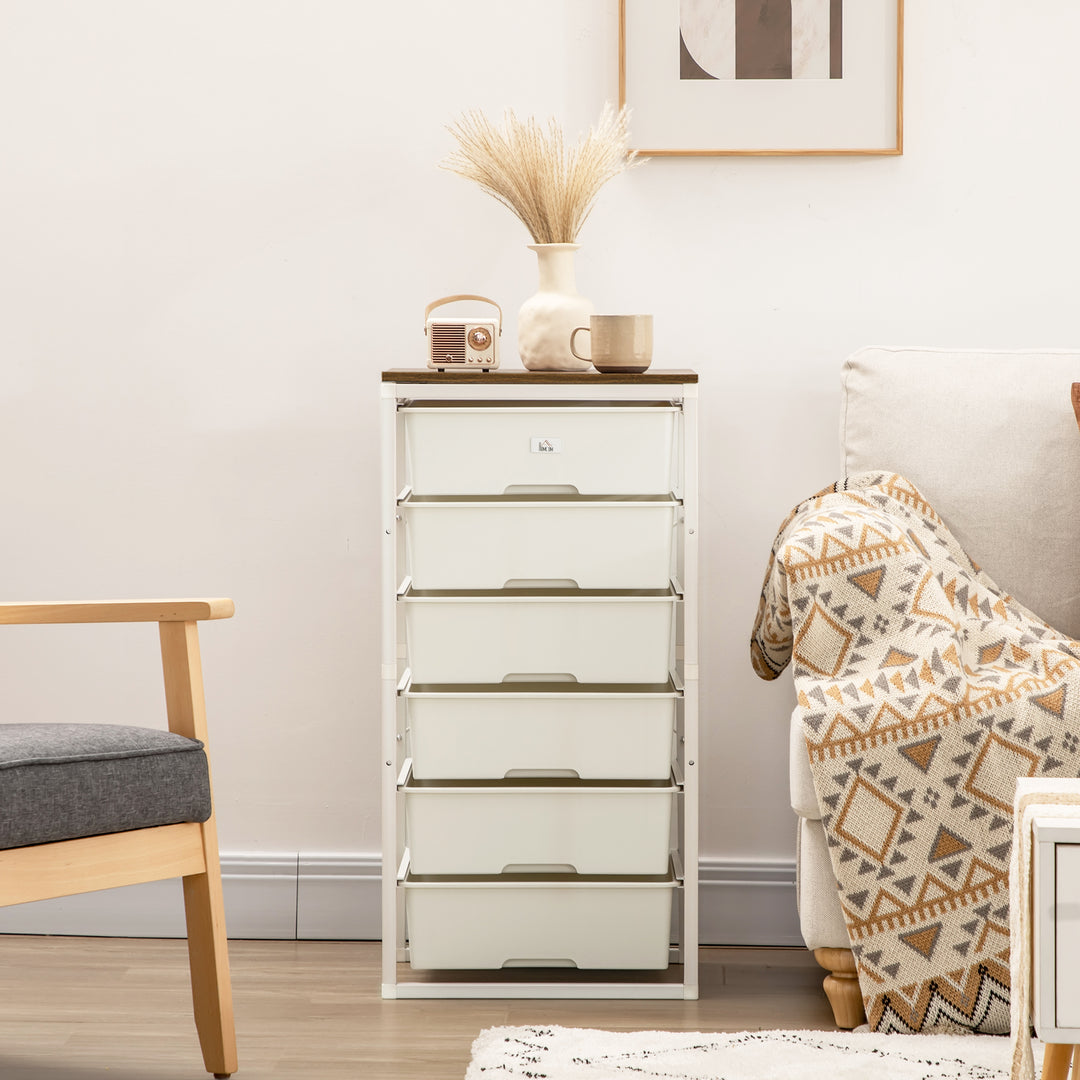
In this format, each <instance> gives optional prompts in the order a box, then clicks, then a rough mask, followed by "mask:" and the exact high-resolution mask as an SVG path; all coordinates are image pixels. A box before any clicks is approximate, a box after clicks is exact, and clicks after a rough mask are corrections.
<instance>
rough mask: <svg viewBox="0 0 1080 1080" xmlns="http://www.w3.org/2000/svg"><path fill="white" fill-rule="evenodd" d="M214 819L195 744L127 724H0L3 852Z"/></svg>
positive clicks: (203, 767)
mask: <svg viewBox="0 0 1080 1080" xmlns="http://www.w3.org/2000/svg"><path fill="white" fill-rule="evenodd" d="M209 816H210V779H209V772H208V768H207V763H206V752H205V750H204V749H203V744H202V743H201V742H199V741H197V740H195V739H185V738H184V737H183V736H182V735H174V734H173V733H172V732H170V731H158V730H155V729H152V728H141V727H127V726H123V725H119V724H0V849H3V848H14V847H26V846H27V845H29V844H46V843H50V842H52V841H54V840H72V839H75V838H76V837H81V836H97V835H101V834H103V833H111V832H123V831H126V830H128V829H142V828H147V827H148V826H152V825H173V824H176V823H178V822H182V821H206V819H207V818H209Z"/></svg>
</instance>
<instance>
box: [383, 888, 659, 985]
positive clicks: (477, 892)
mask: <svg viewBox="0 0 1080 1080" xmlns="http://www.w3.org/2000/svg"><path fill="white" fill-rule="evenodd" d="M404 889H405V897H406V901H405V908H406V914H407V918H408V921H409V926H410V928H411V932H412V934H413V935H414V937H415V940H414V943H413V945H412V952H413V956H412V965H413V967H416V968H419V969H438V968H451V969H456V968H475V969H478V970H490V969H493V968H509V969H513V968H520V967H525V968H530V967H533V968H534V967H552V968H569V967H574V968H583V969H588V968H601V969H609V970H619V969H622V970H625V969H638V970H655V969H658V968H666V967H667V966H668V948H669V945H668V938H669V937H670V926H671V898H672V894H673V892H674V889H675V880H674V878H673V877H671V876H670V875H667V876H665V877H662V878H659V879H657V880H652V881H648V880H646V881H640V880H639V881H632V880H622V881H603V880H595V879H594V880H589V879H585V880H581V879H576V878H573V877H570V876H568V875H565V876H559V875H552V876H540V877H532V878H529V877H526V876H525V875H515V876H512V877H502V878H486V879H481V880H473V881H468V880H458V881H454V880H440V879H438V878H428V879H426V880H424V879H421V880H417V879H416V878H414V877H412V876H411V875H408V876H406V877H405V878H404Z"/></svg>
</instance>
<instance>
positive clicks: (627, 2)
mask: <svg viewBox="0 0 1080 1080" xmlns="http://www.w3.org/2000/svg"><path fill="white" fill-rule="evenodd" d="M688 39H689V40H688ZM903 61H904V0H619V105H620V107H622V106H624V105H625V106H629V108H630V110H631V129H632V132H633V140H632V141H633V143H634V149H635V150H636V151H637V153H638V154H641V155H645V156H659V155H670V156H675V155H679V156H698V155H738V154H744V155H785V154H787V155H798V154H822V155H824V154H835V155H849V154H850V155H855V154H859V155H870V154H876V155H899V154H902V153H903V85H904V64H903Z"/></svg>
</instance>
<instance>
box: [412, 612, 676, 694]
mask: <svg viewBox="0 0 1080 1080" xmlns="http://www.w3.org/2000/svg"><path fill="white" fill-rule="evenodd" d="M402 602H403V603H404V604H405V638H406V646H407V649H408V657H409V667H410V669H411V670H412V676H413V679H414V680H415V681H416V682H427V683H500V682H502V681H503V680H504V679H506V678H507V677H511V678H513V677H522V676H530V675H541V676H544V675H548V676H550V675H554V676H557V677H572V678H573V679H576V680H577V681H578V682H583V683H662V682H666V681H667V678H668V671H669V667H670V656H671V644H672V629H673V620H674V603H675V602H674V600H673V599H671V598H668V597H663V598H648V599H642V598H633V599H630V598H612V599H597V598H587V599H565V598H547V599H540V598H535V597H531V598H527V599H526V598H522V599H513V598H506V599H498V600H494V599H476V598H469V597H458V598H453V599H451V598H438V599H436V598H423V599H421V598H411V597H406V598H405V599H404V600H403V601H402Z"/></svg>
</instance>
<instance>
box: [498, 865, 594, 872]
mask: <svg viewBox="0 0 1080 1080" xmlns="http://www.w3.org/2000/svg"><path fill="white" fill-rule="evenodd" d="M499 873H501V874H576V873H577V867H576V866H574V865H573V864H572V863H554V862H553V863H529V862H522V863H507V864H506V865H505V866H504V867H503V868H502V870H500V871H499Z"/></svg>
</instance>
